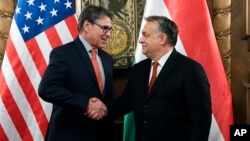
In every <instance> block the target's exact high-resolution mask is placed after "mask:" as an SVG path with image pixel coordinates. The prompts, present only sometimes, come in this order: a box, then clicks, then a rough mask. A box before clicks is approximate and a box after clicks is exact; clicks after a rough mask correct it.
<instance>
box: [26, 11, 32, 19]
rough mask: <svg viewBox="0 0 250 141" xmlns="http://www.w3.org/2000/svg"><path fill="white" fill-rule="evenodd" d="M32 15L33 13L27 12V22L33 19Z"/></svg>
mask: <svg viewBox="0 0 250 141" xmlns="http://www.w3.org/2000/svg"><path fill="white" fill-rule="evenodd" d="M31 15H32V13H30V12H29V11H27V13H26V14H25V15H24V16H25V17H26V20H28V19H32V18H31Z"/></svg>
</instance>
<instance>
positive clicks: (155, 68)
mask: <svg viewBox="0 0 250 141" xmlns="http://www.w3.org/2000/svg"><path fill="white" fill-rule="evenodd" d="M157 67H158V62H153V73H152V77H151V80H150V83H149V86H148V93H150V91H151V88H152V86H153V85H154V82H155V79H156V74H157Z"/></svg>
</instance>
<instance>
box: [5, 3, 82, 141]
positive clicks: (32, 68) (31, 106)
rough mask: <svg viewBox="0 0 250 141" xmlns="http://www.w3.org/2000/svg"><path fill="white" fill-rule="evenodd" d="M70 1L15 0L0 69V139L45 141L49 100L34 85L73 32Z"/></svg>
mask: <svg viewBox="0 0 250 141" xmlns="http://www.w3.org/2000/svg"><path fill="white" fill-rule="evenodd" d="M74 5H75V4H74V1H73V0H18V1H17V3H16V8H15V13H14V17H13V20H12V23H11V28H10V32H9V37H8V41H7V45H6V50H5V55H4V59H3V63H2V68H1V71H0V86H1V89H0V140H1V141H43V140H44V137H45V134H46V129H47V126H48V123H49V118H50V113H51V107H52V106H51V104H48V103H46V102H44V101H42V100H41V99H40V98H39V96H38V93H37V88H38V85H39V82H40V79H41V76H42V75H43V73H44V71H45V68H46V66H47V63H48V59H49V53H50V51H51V50H52V48H54V47H57V46H59V45H61V44H65V43H67V42H69V41H72V40H73V39H74V38H75V37H76V36H77V35H78V31H77V19H76V15H75V8H74Z"/></svg>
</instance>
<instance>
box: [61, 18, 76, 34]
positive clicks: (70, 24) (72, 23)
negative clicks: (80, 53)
mask: <svg viewBox="0 0 250 141" xmlns="http://www.w3.org/2000/svg"><path fill="white" fill-rule="evenodd" d="M64 21H65V23H66V24H67V27H68V28H69V29H70V30H69V31H70V34H71V35H72V37H73V38H76V37H77V36H78V29H77V26H76V25H77V20H76V17H75V16H74V15H73V16H70V17H68V18H66V19H65V20H64Z"/></svg>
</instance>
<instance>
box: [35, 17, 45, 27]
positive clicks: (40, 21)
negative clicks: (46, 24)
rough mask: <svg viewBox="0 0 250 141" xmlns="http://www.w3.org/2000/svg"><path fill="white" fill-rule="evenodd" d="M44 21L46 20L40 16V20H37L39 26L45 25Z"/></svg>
mask: <svg viewBox="0 0 250 141" xmlns="http://www.w3.org/2000/svg"><path fill="white" fill-rule="evenodd" d="M43 20H44V19H43V18H41V17H40V16H39V17H38V19H36V22H37V25H40V24H43Z"/></svg>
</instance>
